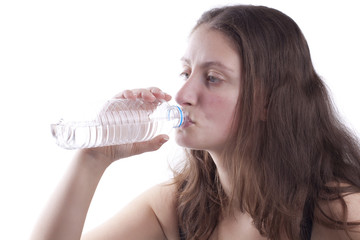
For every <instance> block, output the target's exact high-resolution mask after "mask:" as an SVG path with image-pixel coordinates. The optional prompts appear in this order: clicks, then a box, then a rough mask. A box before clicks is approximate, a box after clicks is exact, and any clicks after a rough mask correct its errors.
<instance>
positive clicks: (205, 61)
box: [175, 24, 241, 153]
mask: <svg viewBox="0 0 360 240" xmlns="http://www.w3.org/2000/svg"><path fill="white" fill-rule="evenodd" d="M182 64H183V71H182V74H181V76H182V77H183V78H184V84H183V86H182V87H181V88H180V90H179V91H178V93H177V94H176V98H175V99H176V101H177V102H178V104H180V105H181V106H182V107H183V109H184V111H185V112H186V113H187V114H188V121H187V122H186V123H185V125H184V126H183V127H181V128H179V129H178V130H177V132H176V142H177V143H178V144H179V145H181V146H184V147H188V148H191V149H201V150H207V151H209V152H210V153H220V152H221V150H222V149H223V148H224V146H225V144H226V140H227V138H228V136H229V134H230V131H231V129H230V128H231V124H232V120H233V116H234V111H235V106H236V102H237V99H238V95H239V85H240V77H241V76H240V57H239V55H238V53H237V51H236V49H235V46H234V44H233V43H232V41H231V40H230V39H229V38H227V37H226V36H225V35H224V34H223V33H221V32H219V31H216V30H212V29H210V28H209V27H208V26H207V25H206V24H203V25H201V26H200V27H198V28H197V29H196V30H195V31H194V32H193V33H192V34H191V36H190V39H189V44H188V48H187V50H186V52H185V55H184V57H183V58H182Z"/></svg>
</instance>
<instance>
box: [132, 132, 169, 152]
mask: <svg viewBox="0 0 360 240" xmlns="http://www.w3.org/2000/svg"><path fill="white" fill-rule="evenodd" d="M168 140H169V136H168V135H165V134H162V135H159V136H156V137H154V138H153V139H151V140H149V141H146V142H140V143H135V144H134V146H133V153H134V154H141V153H144V152H152V151H156V150H158V149H159V148H160V147H161V146H162V145H163V144H164V143H166V142H167V141H168Z"/></svg>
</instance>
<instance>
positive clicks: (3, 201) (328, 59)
mask: <svg viewBox="0 0 360 240" xmlns="http://www.w3.org/2000/svg"><path fill="white" fill-rule="evenodd" d="M233 3H250V4H255V5H256V4H263V5H267V6H270V7H275V8H277V9H279V10H281V11H283V12H285V13H286V14H288V15H289V16H291V17H292V18H293V19H294V20H295V21H296V22H297V23H298V24H299V26H300V28H301V29H302V30H303V32H304V34H305V36H306V38H307V40H308V43H309V46H310V49H311V52H312V58H313V62H314V64H315V68H316V69H317V72H318V73H319V74H320V75H321V76H322V77H323V79H324V80H325V82H326V83H327V84H328V86H329V88H330V89H331V92H332V94H333V98H334V101H335V102H336V105H337V107H338V110H339V112H340V113H341V115H342V116H343V118H344V119H345V121H346V122H347V123H348V125H349V126H350V127H351V128H352V129H354V131H356V132H357V134H358V136H359V132H360V114H359V106H358V105H359V102H360V97H359V93H358V91H359V86H360V84H359V82H360V77H359V67H360V65H359V63H360V61H359V56H360V47H359V44H360V37H359V23H360V14H359V10H360V9H359V7H358V5H355V4H356V1H355V0H354V1H346V0H344V1H341V2H340V1H304V0H302V1H276V0H272V1H250V0H249V1H220V0H218V1H213V0H211V1H210V0H207V1H195V0H181V1H176V2H175V1H165V0H164V1H159V0H152V1H147V0H139V1H126V2H125V1H92V0H87V1H85V0H84V1H80V0H63V1H49V0H43V1H41V0H33V1H25V0H24V1H20V0H3V1H1V2H0V81H1V87H0V114H1V117H0V149H1V151H0V153H1V158H0V194H1V195H0V224H1V225H0V239H27V238H28V236H29V234H30V232H31V229H32V227H33V225H34V223H35V221H36V218H37V217H38V216H39V213H40V212H41V210H42V209H43V207H44V206H45V204H46V202H47V200H48V198H49V196H50V195H51V193H52V191H53V190H54V189H55V186H56V185H57V183H58V182H59V181H60V179H61V176H63V174H64V172H65V171H66V168H67V167H68V165H69V163H70V162H71V159H72V157H73V156H74V152H73V151H68V150H63V149H61V148H59V147H57V146H56V145H55V143H54V141H53V139H52V137H51V134H50V128H49V124H50V123H52V122H55V121H57V120H59V118H60V117H62V114H63V113H64V112H65V111H66V110H71V109H76V108H75V106H79V105H81V104H83V103H84V102H88V101H90V100H91V101H101V102H102V101H104V100H106V99H107V98H110V97H112V96H113V95H114V94H116V93H117V92H119V91H121V90H124V89H128V88H136V87H149V86H159V87H161V88H162V89H163V90H165V91H167V92H169V93H171V94H174V93H175V92H176V87H177V86H178V84H177V83H178V82H179V78H178V74H179V73H180V72H179V67H180V61H179V59H180V58H181V56H182V54H183V50H184V47H185V44H186V40H187V36H188V34H189V31H190V30H191V28H192V26H193V25H194V24H195V21H196V20H197V19H198V18H199V17H200V15H201V13H202V12H203V11H205V10H207V9H209V8H210V7H214V6H219V5H224V4H233ZM175 150H177V147H176V145H175V144H174V142H173V141H170V142H169V143H167V144H165V145H164V146H163V148H162V150H161V151H158V152H156V153H149V154H145V155H142V156H138V157H133V158H129V159H123V160H121V161H118V162H117V163H115V164H114V165H112V166H111V168H109V169H108V170H107V172H106V173H105V176H104V177H103V179H102V181H101V182H100V185H99V187H98V191H97V193H96V195H95V197H94V200H93V203H92V205H91V209H90V211H89V216H88V220H87V222H86V226H85V228H86V229H89V228H91V227H93V226H95V225H97V224H99V223H100V222H102V221H104V220H105V219H107V218H108V217H109V216H111V215H112V214H114V213H115V212H116V211H118V210H119V209H120V208H121V207H122V206H124V204H126V203H127V202H128V201H130V200H131V199H132V198H134V197H135V196H136V195H138V194H139V193H140V192H142V191H144V190H145V189H146V188H148V187H150V186H152V185H154V184H156V183H159V182H162V181H163V180H166V179H167V178H168V177H169V176H171V173H170V172H169V170H168V163H169V162H171V161H172V159H173V158H174V155H175V154H174V152H175Z"/></svg>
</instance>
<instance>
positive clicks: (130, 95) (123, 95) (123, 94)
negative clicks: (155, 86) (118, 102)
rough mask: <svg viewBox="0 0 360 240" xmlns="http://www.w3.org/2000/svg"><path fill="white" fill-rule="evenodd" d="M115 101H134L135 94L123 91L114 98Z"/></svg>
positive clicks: (131, 91) (130, 91)
mask: <svg viewBox="0 0 360 240" xmlns="http://www.w3.org/2000/svg"><path fill="white" fill-rule="evenodd" d="M114 98H115V99H136V94H135V93H134V92H133V90H124V91H122V92H120V93H118V94H116V95H115V96H114Z"/></svg>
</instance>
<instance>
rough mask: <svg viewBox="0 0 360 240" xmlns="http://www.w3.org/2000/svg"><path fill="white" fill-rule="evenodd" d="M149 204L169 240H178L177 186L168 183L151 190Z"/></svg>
mask: <svg viewBox="0 0 360 240" xmlns="http://www.w3.org/2000/svg"><path fill="white" fill-rule="evenodd" d="M148 194H149V204H150V206H151V208H152V209H153V211H154V213H155V215H156V216H157V218H158V220H159V223H160V225H161V227H162V229H163V231H164V233H165V235H166V236H167V238H168V239H178V237H179V231H178V221H177V214H176V185H175V184H174V183H173V182H172V181H168V182H165V183H162V184H159V185H156V186H155V187H153V188H152V189H150V190H149V192H148Z"/></svg>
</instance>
